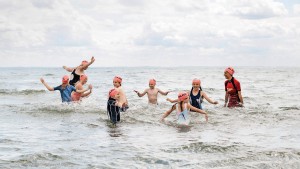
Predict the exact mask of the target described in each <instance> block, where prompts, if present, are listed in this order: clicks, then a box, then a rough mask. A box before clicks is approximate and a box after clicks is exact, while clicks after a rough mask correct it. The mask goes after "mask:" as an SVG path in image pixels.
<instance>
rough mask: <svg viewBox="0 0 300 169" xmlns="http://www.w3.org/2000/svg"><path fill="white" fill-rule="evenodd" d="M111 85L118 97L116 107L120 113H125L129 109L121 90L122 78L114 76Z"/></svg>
mask: <svg viewBox="0 0 300 169" xmlns="http://www.w3.org/2000/svg"><path fill="white" fill-rule="evenodd" d="M113 85H114V87H115V89H116V90H117V91H118V93H119V95H120V98H119V100H118V103H117V106H119V107H120V108H121V111H123V112H125V111H126V110H127V109H128V108H129V107H128V101H127V98H126V95H125V92H124V91H123V89H122V78H121V77H119V76H115V77H114V79H113Z"/></svg>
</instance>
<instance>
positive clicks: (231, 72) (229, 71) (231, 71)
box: [224, 67, 234, 76]
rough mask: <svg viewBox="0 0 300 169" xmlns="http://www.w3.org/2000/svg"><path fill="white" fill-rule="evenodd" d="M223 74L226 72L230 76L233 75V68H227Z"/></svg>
mask: <svg viewBox="0 0 300 169" xmlns="http://www.w3.org/2000/svg"><path fill="white" fill-rule="evenodd" d="M224 72H228V73H229V74H231V76H232V75H233V74H234V69H233V67H228V68H226V69H225V70H224Z"/></svg>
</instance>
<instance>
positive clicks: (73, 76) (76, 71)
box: [63, 56, 95, 86]
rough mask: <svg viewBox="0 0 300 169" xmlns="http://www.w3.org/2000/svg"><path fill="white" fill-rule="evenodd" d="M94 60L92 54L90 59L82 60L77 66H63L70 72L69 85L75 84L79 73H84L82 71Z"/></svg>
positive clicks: (78, 78)
mask: <svg viewBox="0 0 300 169" xmlns="http://www.w3.org/2000/svg"><path fill="white" fill-rule="evenodd" d="M94 62H95V58H94V56H93V57H92V58H91V61H90V62H88V61H86V60H84V61H82V62H81V64H80V65H79V66H77V67H67V66H63V68H64V69H65V70H66V71H68V72H71V80H70V82H69V83H70V85H72V86H75V84H76V83H77V82H78V81H79V80H80V75H83V74H84V71H85V70H86V69H87V68H88V67H89V66H90V65H91V64H92V63H94Z"/></svg>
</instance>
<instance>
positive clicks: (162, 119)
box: [160, 104, 176, 121]
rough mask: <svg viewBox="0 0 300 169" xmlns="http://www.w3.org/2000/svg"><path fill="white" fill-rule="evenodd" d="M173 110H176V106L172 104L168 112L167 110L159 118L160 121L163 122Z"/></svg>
mask: <svg viewBox="0 0 300 169" xmlns="http://www.w3.org/2000/svg"><path fill="white" fill-rule="evenodd" d="M175 109H176V104H174V105H173V106H172V108H171V109H170V110H168V111H166V112H165V113H164V115H163V116H162V117H161V119H160V121H164V119H165V118H166V117H168V116H169V115H170V114H171V113H172V111H174V110H175Z"/></svg>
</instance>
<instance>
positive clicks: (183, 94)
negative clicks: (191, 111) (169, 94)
mask: <svg viewBox="0 0 300 169" xmlns="http://www.w3.org/2000/svg"><path fill="white" fill-rule="evenodd" d="M188 97H189V95H188V94H187V93H186V92H180V93H179V94H178V100H179V101H181V102H182V101H183V100H185V99H187V98H188Z"/></svg>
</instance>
